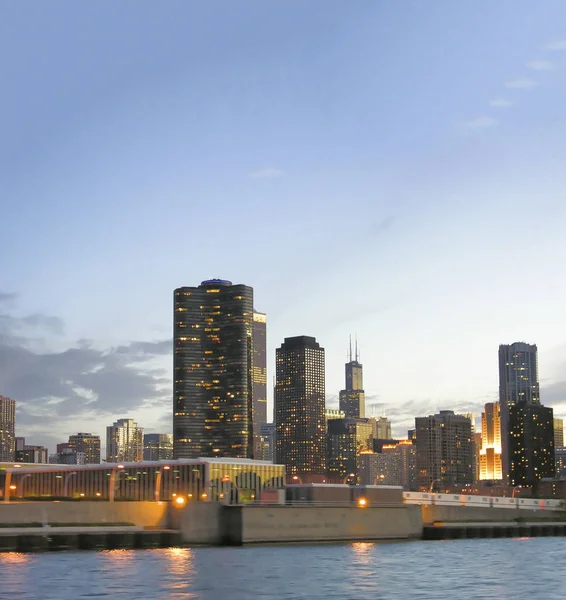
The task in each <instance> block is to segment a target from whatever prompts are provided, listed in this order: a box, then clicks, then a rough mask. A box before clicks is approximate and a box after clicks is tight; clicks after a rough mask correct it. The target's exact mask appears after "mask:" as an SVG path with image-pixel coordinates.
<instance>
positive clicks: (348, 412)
mask: <svg viewBox="0 0 566 600" xmlns="http://www.w3.org/2000/svg"><path fill="white" fill-rule="evenodd" d="M349 359H350V360H349V361H348V362H347V363H346V388H345V389H343V390H341V391H340V394H339V402H340V410H341V411H343V412H344V414H345V416H346V418H347V419H355V418H358V417H365V411H366V408H365V392H364V381H363V369H362V365H361V364H360V362H359V360H358V342H357V341H356V353H355V355H354V357H352V339H351V338H350V353H349Z"/></svg>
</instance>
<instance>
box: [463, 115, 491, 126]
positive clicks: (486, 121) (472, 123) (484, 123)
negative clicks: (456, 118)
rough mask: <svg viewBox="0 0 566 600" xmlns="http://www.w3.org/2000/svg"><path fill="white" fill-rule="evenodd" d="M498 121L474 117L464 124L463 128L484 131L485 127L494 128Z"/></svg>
mask: <svg viewBox="0 0 566 600" xmlns="http://www.w3.org/2000/svg"><path fill="white" fill-rule="evenodd" d="M498 123H499V121H498V120H497V119H494V118H493V117H476V118H475V119H471V120H470V121H465V122H464V127H467V128H468V129H484V128H486V127H495V126H496V125H497V124H498Z"/></svg>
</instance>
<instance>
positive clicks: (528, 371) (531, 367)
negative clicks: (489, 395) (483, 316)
mask: <svg viewBox="0 0 566 600" xmlns="http://www.w3.org/2000/svg"><path fill="white" fill-rule="evenodd" d="M519 402H527V403H528V404H540V391H539V379H538V356H537V347H536V344H525V343H524V342H515V343H513V344H502V345H500V346H499V404H500V413H501V451H502V452H501V456H502V469H503V477H504V478H505V479H507V478H508V475H509V461H510V454H509V452H508V447H509V411H510V409H511V407H512V406H514V405H515V404H518V403H519Z"/></svg>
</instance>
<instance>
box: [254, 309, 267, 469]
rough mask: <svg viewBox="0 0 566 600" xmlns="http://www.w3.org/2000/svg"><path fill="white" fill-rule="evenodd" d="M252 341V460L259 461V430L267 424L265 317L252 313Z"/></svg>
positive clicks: (260, 445)
mask: <svg viewBox="0 0 566 600" xmlns="http://www.w3.org/2000/svg"><path fill="white" fill-rule="evenodd" d="M252 341H253V357H252V358H253V371H252V384H253V436H254V455H253V458H255V459H257V460H261V457H262V455H263V447H262V441H261V433H260V429H261V426H262V425H263V424H264V423H267V316H266V315H265V314H264V313H260V312H257V311H254V314H253V325H252Z"/></svg>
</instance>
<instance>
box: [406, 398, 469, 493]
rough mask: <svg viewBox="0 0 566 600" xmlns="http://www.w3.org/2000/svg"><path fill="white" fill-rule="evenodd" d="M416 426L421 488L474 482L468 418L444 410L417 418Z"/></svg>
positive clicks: (422, 489)
mask: <svg viewBox="0 0 566 600" xmlns="http://www.w3.org/2000/svg"><path fill="white" fill-rule="evenodd" d="M415 429H416V448H417V486H418V488H419V490H420V491H423V492H428V491H431V490H442V489H443V488H445V487H448V486H450V485H466V484H471V483H473V480H474V460H475V457H474V453H473V444H472V423H471V421H470V419H469V418H468V417H466V416H464V415H456V414H454V411H451V410H441V411H440V413H439V414H437V415H430V416H428V417H417V418H416V419H415Z"/></svg>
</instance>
